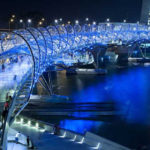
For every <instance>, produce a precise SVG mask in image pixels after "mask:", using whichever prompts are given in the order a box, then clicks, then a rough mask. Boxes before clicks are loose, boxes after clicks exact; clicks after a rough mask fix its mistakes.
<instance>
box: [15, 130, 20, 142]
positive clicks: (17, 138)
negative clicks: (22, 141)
mask: <svg viewBox="0 0 150 150" xmlns="http://www.w3.org/2000/svg"><path fill="white" fill-rule="evenodd" d="M19 137H20V132H18V133H17V134H16V136H15V141H16V144H18V143H19Z"/></svg>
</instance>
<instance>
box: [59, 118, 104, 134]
mask: <svg viewBox="0 0 150 150" xmlns="http://www.w3.org/2000/svg"><path fill="white" fill-rule="evenodd" d="M102 124H103V123H102V122H100V121H90V120H84V121H83V120H67V119H66V120H64V121H61V122H60V126H61V127H62V128H65V129H68V130H71V131H74V132H77V131H78V133H81V134H84V133H85V132H86V131H89V130H91V129H92V128H95V129H96V128H97V129H98V128H99V127H100V126H101V125H102Z"/></svg>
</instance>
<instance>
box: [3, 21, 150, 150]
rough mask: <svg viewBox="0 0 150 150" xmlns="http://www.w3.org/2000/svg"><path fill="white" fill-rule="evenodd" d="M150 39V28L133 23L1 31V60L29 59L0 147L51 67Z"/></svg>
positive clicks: (84, 60)
mask: <svg viewBox="0 0 150 150" xmlns="http://www.w3.org/2000/svg"><path fill="white" fill-rule="evenodd" d="M149 40H150V27H149V26H146V25H141V24H134V23H108V22H107V23H100V24H93V25H90V24H85V25H79V24H76V25H70V24H68V25H56V26H48V27H39V28H27V29H18V30H14V31H11V32H10V31H1V32H0V60H6V59H7V58H12V57H14V56H19V55H20V56H24V57H28V58H29V59H30V61H29V65H28V66H27V68H26V71H25V73H24V75H23V77H22V79H21V81H20V82H19V84H18V85H17V87H16V89H15V93H14V95H13V100H12V101H11V103H10V107H9V111H8V115H7V118H6V120H5V123H4V125H3V128H2V130H1V134H0V135H1V138H0V139H1V147H2V148H3V149H6V145H7V132H8V129H9V126H11V124H12V123H13V121H14V119H15V117H16V116H18V115H19V114H20V112H21V111H22V110H23V109H24V108H25V107H26V106H27V104H28V103H29V100H30V95H31V94H32V91H33V88H34V86H35V84H36V83H37V82H38V79H39V77H40V76H41V75H42V74H43V72H45V70H46V69H47V68H48V67H49V66H53V65H57V64H63V65H66V66H72V65H73V64H75V63H78V62H79V61H80V62H83V63H84V64H90V63H92V62H93V61H94V60H93V58H92V56H91V53H92V51H93V50H94V49H95V48H98V49H99V50H101V48H102V47H107V46H108V45H110V44H116V45H123V44H124V45H125V46H126V47H133V45H135V44H136V45H137V44H140V43H142V42H144V41H149ZM131 51H132V50H131ZM131 51H130V52H131Z"/></svg>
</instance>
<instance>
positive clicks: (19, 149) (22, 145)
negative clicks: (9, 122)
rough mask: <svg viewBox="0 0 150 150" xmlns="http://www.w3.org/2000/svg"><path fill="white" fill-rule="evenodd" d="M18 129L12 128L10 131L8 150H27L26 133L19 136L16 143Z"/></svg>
mask: <svg viewBox="0 0 150 150" xmlns="http://www.w3.org/2000/svg"><path fill="white" fill-rule="evenodd" d="M16 133H17V131H15V130H13V129H10V130H9V132H8V147H7V150H27V149H28V148H27V146H26V137H25V136H24V135H22V134H21V135H20V136H19V143H18V144H16V143H15V136H16Z"/></svg>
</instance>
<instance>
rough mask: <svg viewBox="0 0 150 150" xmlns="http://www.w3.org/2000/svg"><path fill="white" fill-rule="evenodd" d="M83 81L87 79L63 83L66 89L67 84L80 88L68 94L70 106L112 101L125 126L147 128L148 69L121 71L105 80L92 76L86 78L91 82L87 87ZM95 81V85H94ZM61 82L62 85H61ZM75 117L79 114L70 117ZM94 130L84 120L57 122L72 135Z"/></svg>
mask: <svg viewBox="0 0 150 150" xmlns="http://www.w3.org/2000/svg"><path fill="white" fill-rule="evenodd" d="M71 78H72V80H71ZM73 78H75V80H73ZM76 78H78V79H76ZM84 78H88V76H84V77H81V76H78V77H69V79H66V80H67V81H66V86H67V85H68V84H72V85H76V84H77V87H78V83H79V84H80V85H82V87H83V89H82V90H81V89H80V90H78V89H76V90H74V89H73V90H72V92H71V93H70V95H71V97H72V101H73V102H74V103H76V102H79V103H82V102H84V103H85V102H104V101H114V102H115V103H116V107H117V110H118V111H119V112H121V114H123V115H124V117H125V122H126V123H128V124H131V123H137V124H142V125H149V124H150V121H149V118H150V116H149V106H148V104H149V103H150V102H149V101H150V85H149V78H150V67H137V68H130V69H125V70H121V71H117V72H116V73H113V74H112V75H110V76H107V77H105V78H104V77H101V76H96V77H93V79H91V77H90V79H91V80H89V81H88V82H89V83H90V84H89V85H88V86H87V85H86V86H85V85H84V84H87V83H86V82H87V80H88V79H84ZM101 78H102V80H101ZM82 79H83V80H82ZM79 80H80V82H79ZM96 80H97V82H95V81H96ZM63 82H64V84H65V81H63ZM68 82H69V83H68ZM74 82H76V83H74ZM92 82H93V83H92ZM66 90H67V89H66ZM69 90H70V89H69ZM78 114H79V116H78V117H81V116H80V113H75V114H74V115H75V116H76V117H77V115H78ZM86 116H87V113H86ZM89 117H90V114H89ZM79 124H81V126H80V129H79V128H76V126H77V127H78V125H79ZM100 124H101V123H100ZM94 126H95V127H98V126H99V124H97V123H95V121H93V123H91V121H90V122H89V123H88V121H87V120H62V121H61V127H63V128H66V129H73V131H75V130H76V131H77V132H81V131H84V130H85V129H86V128H88V129H91V128H94Z"/></svg>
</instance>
